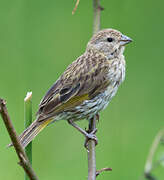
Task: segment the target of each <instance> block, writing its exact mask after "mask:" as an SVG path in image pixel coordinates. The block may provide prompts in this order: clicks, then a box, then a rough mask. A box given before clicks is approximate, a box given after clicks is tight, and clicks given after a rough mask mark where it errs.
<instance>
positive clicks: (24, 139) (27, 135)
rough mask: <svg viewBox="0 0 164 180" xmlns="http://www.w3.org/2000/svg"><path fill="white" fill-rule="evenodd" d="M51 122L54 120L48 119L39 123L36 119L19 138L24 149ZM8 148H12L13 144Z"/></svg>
mask: <svg viewBox="0 0 164 180" xmlns="http://www.w3.org/2000/svg"><path fill="white" fill-rule="evenodd" d="M51 121H52V119H47V120H44V121H41V122H39V121H37V119H36V120H35V121H34V122H33V123H32V124H31V125H30V126H29V127H28V128H27V129H25V130H24V131H23V133H22V134H21V135H20V136H19V140H20V143H21V145H22V146H23V148H25V147H26V146H27V145H28V144H29V143H30V142H31V141H32V140H33V139H34V138H35V136H37V135H38V134H39V133H40V132H41V131H42V130H43V129H44V128H45V127H46V126H47V125H48V124H49V123H50V122H51ZM8 146H9V147H10V146H12V144H9V145H8Z"/></svg>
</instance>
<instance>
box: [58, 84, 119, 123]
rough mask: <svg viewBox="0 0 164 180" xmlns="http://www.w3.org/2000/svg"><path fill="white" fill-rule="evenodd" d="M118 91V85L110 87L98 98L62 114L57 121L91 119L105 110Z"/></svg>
mask: <svg viewBox="0 0 164 180" xmlns="http://www.w3.org/2000/svg"><path fill="white" fill-rule="evenodd" d="M117 89H118V85H117V84H116V85H115V87H113V86H111V85H110V86H108V88H107V90H106V91H104V92H103V93H100V94H99V95H97V96H96V97H94V98H93V99H91V100H86V101H84V102H83V103H82V104H81V105H79V106H76V107H75V108H74V109H72V110H68V111H64V112H62V113H61V114H60V115H59V116H58V118H57V117H56V120H57V119H59V120H60V119H65V120H69V119H71V120H75V121H77V120H80V119H90V118H92V117H93V116H94V115H95V114H97V113H98V112H100V111H101V110H103V109H105V108H106V107H107V105H108V104H109V102H110V101H111V99H112V97H113V96H114V95H115V94H116V92H117Z"/></svg>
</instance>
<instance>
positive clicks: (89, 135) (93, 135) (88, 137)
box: [84, 128, 98, 151]
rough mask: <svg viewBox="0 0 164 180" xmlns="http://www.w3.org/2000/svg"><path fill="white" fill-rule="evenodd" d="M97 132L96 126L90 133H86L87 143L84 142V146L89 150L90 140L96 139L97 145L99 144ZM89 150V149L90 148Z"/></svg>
mask: <svg viewBox="0 0 164 180" xmlns="http://www.w3.org/2000/svg"><path fill="white" fill-rule="evenodd" d="M96 132H97V129H96V128H95V129H94V130H93V131H92V132H90V133H88V132H87V133H86V139H85V143H84V147H85V148H86V149H87V150H88V142H89V140H94V141H95V145H97V144H98V139H97V137H96V135H95V134H96ZM88 151H89V150H88Z"/></svg>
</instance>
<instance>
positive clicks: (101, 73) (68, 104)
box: [38, 54, 110, 119]
mask: <svg viewBox="0 0 164 180" xmlns="http://www.w3.org/2000/svg"><path fill="white" fill-rule="evenodd" d="M96 59H97V58H96V57H92V58H89V57H88V56H86V54H84V55H83V56H81V57H79V58H78V59H77V60H76V61H74V62H73V63H72V64H71V65H70V66H68V68H67V69H66V71H65V72H64V73H63V74H62V76H61V77H60V78H59V79H58V80H57V81H56V83H55V84H54V85H53V86H52V87H51V88H50V89H49V91H48V92H47V94H46V95H45V97H44V98H43V100H42V101H41V103H40V105H39V111H38V115H39V116H40V117H42V118H41V119H44V118H45V117H46V116H48V117H52V116H55V115H56V114H58V113H60V112H62V111H63V110H69V109H73V108H74V107H75V106H77V105H79V104H81V103H82V102H83V101H85V100H89V99H92V98H94V97H95V96H96V95H97V94H99V93H101V92H103V91H104V90H105V89H106V87H107V86H108V85H109V83H110V82H109V79H108V78H107V73H108V71H109V64H108V62H107V60H106V59H105V58H104V57H103V58H102V59H101V61H96ZM95 61H96V62H95Z"/></svg>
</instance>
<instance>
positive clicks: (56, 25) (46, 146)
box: [0, 0, 164, 180]
mask: <svg viewBox="0 0 164 180" xmlns="http://www.w3.org/2000/svg"><path fill="white" fill-rule="evenodd" d="M75 2H76V1H75V0H71V1H70V0H67V1H61V0H48V1H46V0H15V1H12V0H1V1H0V97H3V98H5V99H6V100H7V107H8V110H9V113H10V115H11V118H12V121H13V123H14V126H15V128H16V130H17V132H18V133H21V131H22V130H23V129H24V122H23V118H24V97H25V95H26V92H27V91H32V92H33V116H34V118H35V113H36V111H37V107H38V104H39V102H40V100H41V98H42V97H43V95H44V94H45V92H46V91H47V90H48V88H49V87H50V86H51V85H52V84H53V83H54V81H56V79H57V78H58V77H59V75H60V74H61V73H62V72H63V71H64V70H65V68H66V67H67V65H69V64H70V63H71V62H72V61H73V60H75V59H76V58H77V57H78V56H79V55H81V54H82V53H83V52H84V51H85V47H86V44H87V42H88V40H89V39H90V37H91V36H92V22H93V11H92V0H90V1H86V0H81V1H80V4H79V7H78V9H77V12H76V13H75V15H73V16H72V14H71V12H72V9H73V8H74V5H75ZM101 5H102V6H103V7H104V8H105V10H104V11H103V12H102V16H101V27H102V28H109V27H110V28H115V29H118V30H120V31H121V32H122V33H124V34H126V35H128V36H129V37H131V38H132V39H133V40H134V42H133V43H131V44H129V45H128V47H127V48H126V52H125V55H126V62H127V71H126V80H125V82H124V83H123V85H122V86H121V87H120V89H119V91H118V93H117V95H116V96H115V98H114V99H113V100H112V102H111V103H110V106H108V108H107V109H105V110H104V111H103V112H102V113H101V117H100V122H99V124H98V133H97V136H98V139H99V145H98V146H97V147H96V156H97V168H98V169H100V168H103V167H112V169H113V171H112V172H109V173H104V174H103V175H101V176H100V177H98V179H100V180H101V179H103V180H108V179H113V180H120V179H126V180H128V179H129V180H138V179H139V177H140V175H141V174H142V172H143V169H144V164H145V160H146V158H147V154H148V151H149V148H150V146H151V143H152V140H153V138H154V136H155V135H156V133H157V132H158V130H160V129H161V128H162V127H163V124H164V121H163V117H164V110H163V102H164V95H163V92H164V80H163V78H164V70H163V67H164V54H163V52H164V48H163V47H164V45H163V43H164V36H163V32H164V22H163V18H164V12H163V6H164V2H163V1H162V0H159V1H142V0H133V1H132V0H124V1H122V0H117V1H116V0H102V1H101ZM79 124H80V125H81V126H82V127H86V126H87V122H86V121H83V122H79ZM9 142H10V139H9V136H8V134H7V131H6V129H5V126H4V124H3V122H2V121H0V179H5V180H10V179H15V180H22V179H23V176H24V173H23V170H22V168H21V167H20V166H18V165H17V162H18V158H17V156H16V154H15V151H14V149H13V148H11V149H6V145H7V144H8V143H9ZM83 143H84V138H83V137H82V135H81V134H80V133H78V132H77V131H76V130H75V129H73V128H72V127H71V126H69V125H68V124H67V123H66V122H65V121H61V122H58V123H56V124H53V125H51V126H49V127H48V128H46V129H45V130H44V131H43V132H42V133H41V134H40V135H39V136H38V137H37V138H36V139H35V141H34V143H33V167H34V170H35V171H36V173H37V175H38V176H39V179H41V180H51V179H58V180H66V179H67V180H69V179H70V180H77V179H78V180H80V179H81V180H82V179H86V177H87V153H86V150H85V149H84V148H83ZM154 173H155V174H156V175H157V177H159V179H163V178H164V171H163V169H162V166H161V167H159V168H158V170H156V171H155V172H154Z"/></svg>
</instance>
